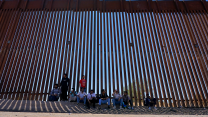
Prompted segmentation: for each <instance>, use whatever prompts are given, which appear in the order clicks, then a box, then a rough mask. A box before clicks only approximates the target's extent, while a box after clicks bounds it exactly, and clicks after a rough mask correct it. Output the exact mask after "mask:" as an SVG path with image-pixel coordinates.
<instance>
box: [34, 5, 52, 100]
mask: <svg viewBox="0 0 208 117" xmlns="http://www.w3.org/2000/svg"><path fill="white" fill-rule="evenodd" d="M45 12H46V14H47V16H46V20H45V23H44V28H43V29H44V31H43V32H44V34H43V35H42V37H41V38H43V39H44V40H45V42H44V46H43V48H42V50H43V51H42V52H43V53H42V54H41V55H42V58H41V61H42V62H41V65H40V69H39V70H40V72H39V75H38V76H37V78H39V79H40V80H39V84H38V88H37V91H38V93H39V94H40V97H38V96H36V100H41V101H42V93H41V92H42V91H43V89H42V88H44V87H46V86H44V85H43V84H44V81H43V80H46V78H45V77H43V73H44V72H46V70H44V67H45V66H46V65H45V64H47V63H46V59H45V58H46V57H47V56H46V55H47V50H48V46H49V43H48V42H50V40H49V39H48V38H46V35H48V34H47V31H48V30H50V27H49V26H50V25H48V22H49V20H50V17H49V12H48V10H47V9H45ZM41 84H42V85H41ZM40 89H41V90H40Z"/></svg>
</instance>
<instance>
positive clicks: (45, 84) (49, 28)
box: [40, 9, 54, 101]
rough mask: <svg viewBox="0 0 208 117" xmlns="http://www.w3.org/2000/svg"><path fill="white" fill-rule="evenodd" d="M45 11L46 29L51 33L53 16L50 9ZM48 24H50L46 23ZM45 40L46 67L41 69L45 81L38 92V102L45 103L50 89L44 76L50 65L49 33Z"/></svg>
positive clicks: (47, 78) (47, 79) (50, 44)
mask: <svg viewBox="0 0 208 117" xmlns="http://www.w3.org/2000/svg"><path fill="white" fill-rule="evenodd" d="M46 11H47V13H48V14H49V20H48V21H47V25H48V26H49V27H48V30H50V31H51V32H53V28H52V26H54V22H53V25H52V19H53V18H52V17H53V16H51V14H52V15H53V13H52V12H51V11H50V9H49V10H46ZM48 22H50V23H48ZM46 35H47V38H46V40H48V41H47V42H48V44H47V47H46V50H47V52H46V54H47V55H46V57H44V58H46V59H45V61H46V62H45V64H46V65H44V68H45V69H44V68H43V71H44V72H43V78H44V79H45V82H43V83H42V86H41V87H42V88H43V89H42V90H41V92H40V95H42V96H41V97H40V100H42V101H46V97H47V89H48V88H50V87H48V83H49V82H50V81H51V80H50V78H49V75H48V76H46V74H47V73H48V72H47V71H48V65H49V64H50V63H49V60H48V59H49V56H50V53H51V52H50V51H51V49H50V48H51V46H52V39H51V38H50V36H51V35H52V34H51V35H50V32H48V33H47V34H46ZM48 93H50V92H48Z"/></svg>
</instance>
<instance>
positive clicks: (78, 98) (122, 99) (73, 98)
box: [49, 74, 156, 109]
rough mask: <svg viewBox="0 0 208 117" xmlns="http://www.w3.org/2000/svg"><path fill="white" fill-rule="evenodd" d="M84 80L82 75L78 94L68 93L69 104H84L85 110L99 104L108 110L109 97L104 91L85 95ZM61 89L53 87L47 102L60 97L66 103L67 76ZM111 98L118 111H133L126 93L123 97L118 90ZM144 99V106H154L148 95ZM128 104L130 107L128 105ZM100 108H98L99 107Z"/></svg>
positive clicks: (74, 92)
mask: <svg viewBox="0 0 208 117" xmlns="http://www.w3.org/2000/svg"><path fill="white" fill-rule="evenodd" d="M86 83H87V82H86V80H85V76H84V75H83V76H82V78H81V80H80V81H79V84H80V92H78V93H77V92H76V91H75V88H72V89H71V91H70V93H69V96H68V98H69V101H70V102H77V105H78V104H79V103H84V105H85V106H86V107H87V108H90V104H91V103H92V104H93V108H95V103H99V105H100V106H101V104H108V108H110V97H109V96H108V95H107V93H106V91H105V90H104V89H102V90H101V94H100V95H96V94H95V93H94V90H90V92H89V93H88V94H86ZM60 86H61V88H60V89H59V88H58V84H55V85H54V88H53V89H52V91H51V93H50V97H49V100H50V101H58V99H59V97H61V100H62V101H67V91H68V87H69V78H67V74H64V77H63V78H62V81H61V84H60ZM112 96H113V99H112V101H113V108H114V109H116V105H117V104H118V105H120V109H122V108H123V107H126V108H129V109H133V103H132V100H131V98H130V97H129V96H128V92H127V91H124V95H121V94H120V93H119V91H118V90H115V91H114V92H113V94H112ZM146 96H147V97H146V98H145V106H149V108H151V106H154V105H156V99H155V98H151V97H150V96H149V95H148V94H147V95H146ZM129 104H130V107H128V105H129ZM99 108H100V107H99Z"/></svg>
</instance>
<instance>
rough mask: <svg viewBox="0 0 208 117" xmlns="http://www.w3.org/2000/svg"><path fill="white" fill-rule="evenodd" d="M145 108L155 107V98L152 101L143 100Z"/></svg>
mask: <svg viewBox="0 0 208 117" xmlns="http://www.w3.org/2000/svg"><path fill="white" fill-rule="evenodd" d="M144 105H145V106H154V105H156V98H153V99H152V100H151V99H149V98H146V99H145V104H144Z"/></svg>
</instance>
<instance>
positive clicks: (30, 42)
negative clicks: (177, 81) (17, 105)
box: [18, 10, 35, 99]
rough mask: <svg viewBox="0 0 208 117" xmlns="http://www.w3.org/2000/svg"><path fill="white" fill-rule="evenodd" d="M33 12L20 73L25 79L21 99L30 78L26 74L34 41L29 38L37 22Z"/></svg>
mask: <svg viewBox="0 0 208 117" xmlns="http://www.w3.org/2000/svg"><path fill="white" fill-rule="evenodd" d="M33 12H34V10H32V11H30V14H31V15H30V20H29V24H28V28H29V29H27V32H26V33H25V35H26V36H25V38H26V39H27V40H28V42H27V44H26V45H25V46H24V48H25V50H26V51H25V53H24V54H23V55H25V58H24V60H23V61H24V63H23V65H22V68H23V69H22V70H21V71H20V72H21V75H20V77H23V81H22V82H21V83H20V84H21V85H20V88H19V91H18V92H19V93H20V99H22V97H23V93H25V92H24V90H23V88H22V87H23V86H25V85H26V83H27V82H26V80H27V79H28V77H27V76H26V77H25V73H27V72H26V69H27V68H28V67H29V66H28V61H30V60H31V59H30V58H29V56H30V53H31V49H30V47H31V44H32V43H33V40H32V39H30V37H29V36H31V30H32V23H33V22H34V21H35V20H34V19H35V18H34V14H33ZM24 88H25V87H24ZM26 88H28V87H26Z"/></svg>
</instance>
